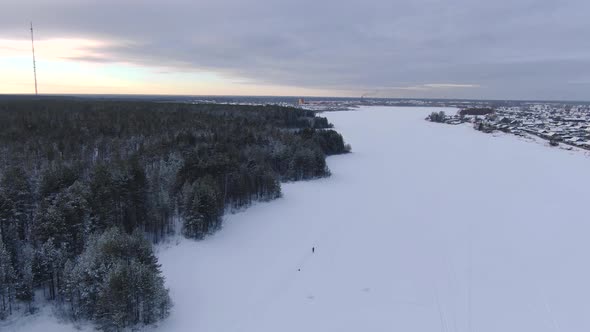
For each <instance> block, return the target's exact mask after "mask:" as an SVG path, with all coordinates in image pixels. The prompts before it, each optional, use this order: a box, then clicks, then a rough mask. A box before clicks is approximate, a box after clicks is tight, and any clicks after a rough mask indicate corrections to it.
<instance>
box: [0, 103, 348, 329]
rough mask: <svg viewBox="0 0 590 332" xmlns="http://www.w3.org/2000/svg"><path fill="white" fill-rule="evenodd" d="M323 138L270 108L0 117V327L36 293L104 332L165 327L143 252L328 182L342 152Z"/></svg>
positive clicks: (156, 281) (40, 108) (158, 279)
mask: <svg viewBox="0 0 590 332" xmlns="http://www.w3.org/2000/svg"><path fill="white" fill-rule="evenodd" d="M330 127H331V125H330V124H329V123H328V121H327V119H325V118H322V117H317V116H315V114H314V113H313V112H311V111H306V110H301V109H297V108H287V107H278V106H238V105H190V104H173V103H153V102H123V101H120V102H112V101H95V100H93V101H89V100H88V101H84V100H58V99H56V100H11V101H5V102H2V103H0V318H5V317H7V316H8V315H10V314H11V313H12V312H13V311H14V310H16V309H17V307H20V309H22V307H25V308H26V309H28V310H31V311H32V310H34V305H33V303H34V294H35V290H43V294H44V295H45V296H46V298H48V299H50V300H53V301H54V303H55V304H56V305H57V306H58V307H59V308H60V309H61V311H62V312H63V313H64V314H65V315H67V316H68V317H69V318H71V319H74V320H75V319H88V320H92V321H94V322H96V323H98V326H100V327H101V328H103V329H105V330H118V329H121V328H124V327H127V326H133V325H137V324H151V323H153V322H155V321H157V320H159V319H161V318H163V317H166V316H167V314H168V312H169V310H170V308H171V302H170V298H169V296H168V291H167V290H166V289H165V288H164V281H163V278H162V276H161V272H160V269H159V265H158V263H157V259H156V257H155V255H154V253H153V250H152V247H151V246H152V243H156V242H158V241H160V240H162V239H163V238H165V237H166V236H168V235H170V234H173V233H174V232H175V231H176V230H177V229H178V230H179V231H181V232H182V234H184V235H185V236H187V237H190V238H195V239H201V238H203V237H205V236H206V235H208V234H211V233H213V232H215V231H216V230H218V229H219V228H220V227H221V223H222V216H223V214H224V213H225V212H226V211H227V210H235V209H241V208H244V207H246V206H248V205H250V204H251V203H252V202H254V201H267V200H272V199H275V198H277V197H279V196H280V195H281V187H280V182H281V181H296V180H302V179H310V178H317V177H323V176H326V175H328V174H329V170H328V168H327V166H326V161H325V157H326V156H327V155H331V154H338V153H345V152H347V151H348V150H349V149H350V148H349V147H348V146H346V145H345V144H344V141H343V139H342V136H341V135H340V134H338V133H337V132H335V131H333V130H331V129H329V128H330ZM178 221H181V224H180V225H179V226H177V224H178Z"/></svg>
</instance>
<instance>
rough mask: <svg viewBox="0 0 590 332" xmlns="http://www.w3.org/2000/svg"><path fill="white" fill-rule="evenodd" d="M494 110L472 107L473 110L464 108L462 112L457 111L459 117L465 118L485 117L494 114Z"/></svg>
mask: <svg viewBox="0 0 590 332" xmlns="http://www.w3.org/2000/svg"><path fill="white" fill-rule="evenodd" d="M494 112H495V111H494V109H493V108H488V107H481V108H478V107H473V108H464V109H462V110H460V111H459V115H461V116H465V115H486V114H492V113H494Z"/></svg>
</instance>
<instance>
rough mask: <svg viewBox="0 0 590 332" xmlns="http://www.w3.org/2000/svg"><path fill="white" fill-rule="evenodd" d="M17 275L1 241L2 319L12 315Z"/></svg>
mask: <svg viewBox="0 0 590 332" xmlns="http://www.w3.org/2000/svg"><path fill="white" fill-rule="evenodd" d="M15 282H16V273H15V271H14V267H13V266H12V260H11V258H10V254H9V253H8V250H6V247H5V246H4V242H2V240H1V239H0V300H1V303H0V318H5V317H6V316H7V315H10V314H12V306H13V302H14V298H15Z"/></svg>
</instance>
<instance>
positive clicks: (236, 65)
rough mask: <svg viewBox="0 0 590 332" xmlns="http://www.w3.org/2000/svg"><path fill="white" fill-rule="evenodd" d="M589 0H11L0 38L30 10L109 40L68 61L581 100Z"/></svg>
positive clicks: (396, 91) (41, 33)
mask: <svg viewBox="0 0 590 332" xmlns="http://www.w3.org/2000/svg"><path fill="white" fill-rule="evenodd" d="M589 10H590V2H588V1H585V0H571V1H567V2H566V1H554V0H536V1H533V0H497V1H486V2H483V1H473V0H446V1H440V0H411V1H410V0H407V1H394V0H393V1H392V0H365V1H354V2H352V1H336V0H324V1H319V0H316V1H311V0H298V1H295V0H287V1H280V0H273V1H270V0H249V1H243V0H240V1H238V0H217V1H209V0H201V1H153V0H143V1H137V0H131V1H120V0H117V1H115V0H103V1H85V0H75V1H74V0H53V1H50V0H38V1H18V2H16V1H15V2H14V3H10V4H3V5H2V8H1V10H0V39H12V40H15V39H16V40H21V39H22V40H26V39H27V38H28V34H27V33H28V30H27V25H28V21H29V20H33V21H34V22H35V25H36V27H37V37H38V38H40V39H55V38H59V39H89V40H98V41H102V42H101V43H97V44H95V45H94V44H93V45H92V47H91V48H90V49H89V50H88V51H87V52H82V53H80V52H76V53H74V54H71V55H68V54H66V55H64V58H66V59H67V60H68V61H76V62H94V63H126V64H133V65H139V66H147V67H154V68H162V70H165V71H171V72H214V73H217V74H219V75H221V76H222V77H224V78H225V79H227V80H231V81H232V82H240V83H241V84H255V85H258V84H259V85H275V84H276V85H281V86H292V87H301V88H306V89H317V90H322V91H326V90H332V91H346V92H347V93H356V91H358V95H361V94H363V93H367V92H369V91H370V92H371V93H372V94H375V95H377V96H408V97H453V98H455V97H460V98H494V99H584V100H586V99H590V96H588V91H590V90H589V89H588V88H589V87H590V43H589V42H588V41H587V36H588V35H589V34H590V24H588V23H587V18H586V16H587V13H588V11H589ZM0 52H2V50H1V49H0ZM0 61H1V60H0Z"/></svg>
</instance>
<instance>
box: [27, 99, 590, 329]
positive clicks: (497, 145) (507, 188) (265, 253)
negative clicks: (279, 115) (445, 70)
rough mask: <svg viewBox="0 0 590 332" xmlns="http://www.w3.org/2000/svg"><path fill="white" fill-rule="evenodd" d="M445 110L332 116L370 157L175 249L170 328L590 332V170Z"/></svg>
mask: <svg viewBox="0 0 590 332" xmlns="http://www.w3.org/2000/svg"><path fill="white" fill-rule="evenodd" d="M432 111H433V109H431V108H391V107H390V108H366V109H362V110H361V111H356V112H336V113H327V114H325V116H327V117H328V118H329V120H330V121H331V122H333V123H334V124H335V126H336V129H337V130H338V131H339V132H341V133H342V134H343V136H344V137H345V139H346V141H347V142H348V143H350V144H351V145H352V148H353V151H354V152H353V153H352V154H349V155H343V156H335V157H330V158H329V160H328V164H329V166H330V169H331V170H332V177H330V178H327V179H322V180H317V181H308V182H298V183H290V184H285V185H284V186H283V192H284V197H283V198H282V199H279V200H276V201H273V202H270V203H263V204H257V205H255V206H253V207H252V208H249V209H247V210H246V211H244V212H242V213H239V214H235V215H230V216H227V217H226V220H225V224H224V225H225V226H224V228H223V229H222V230H221V231H220V232H218V233H217V234H215V235H214V236H212V237H210V238H208V239H206V240H205V241H201V242H193V241H188V240H182V241H180V243H179V244H178V245H170V246H169V247H168V248H160V252H159V257H160V262H161V264H162V269H163V271H164V274H165V276H166V282H167V285H168V287H170V289H171V295H172V299H173V301H174V302H175V307H174V308H173V311H172V314H171V316H170V318H169V319H167V320H166V321H164V322H162V323H161V324H159V326H158V327H157V328H156V329H154V330H156V331H207V332H235V331H248V332H276V331H281V332H289V331H293V332H301V331H307V332H312V331H317V332H327V331H338V332H347V331H354V332H358V331H404V332H407V331H420V332H423V331H447V332H451V331H466V332H471V331H478V332H483V331H535V332H543V331H572V332H573V331H584V332H587V331H590V241H589V240H588V239H589V238H590V219H589V218H588V203H587V202H588V200H589V199H590V182H589V181H588V180H589V177H590V173H589V170H590V158H589V157H588V156H585V155H583V154H582V153H579V152H577V153H576V152H571V151H564V150H560V149H551V148H549V147H546V146H543V145H541V144H536V143H531V142H526V141H523V140H520V139H518V138H516V137H514V136H507V135H501V136H492V135H486V134H483V133H480V132H476V131H475V130H473V129H472V128H470V127H468V126H448V125H441V124H435V123H429V122H426V121H424V117H425V116H426V115H427V114H429V113H430V112H432ZM312 247H315V249H316V250H315V253H312V251H311V248H312ZM24 326H28V328H27V330H31V326H33V325H24ZM40 327H41V328H42V327H43V326H40ZM46 327H47V326H46ZM44 330H45V331H47V330H46V329H44Z"/></svg>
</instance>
